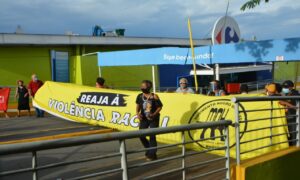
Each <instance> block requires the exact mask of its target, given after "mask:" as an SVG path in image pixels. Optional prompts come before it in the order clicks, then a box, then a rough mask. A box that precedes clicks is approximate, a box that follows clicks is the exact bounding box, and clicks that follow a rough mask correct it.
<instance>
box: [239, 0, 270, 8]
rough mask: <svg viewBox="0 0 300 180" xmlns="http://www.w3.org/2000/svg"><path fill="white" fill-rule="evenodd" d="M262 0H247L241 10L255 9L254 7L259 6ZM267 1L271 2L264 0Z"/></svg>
mask: <svg viewBox="0 0 300 180" xmlns="http://www.w3.org/2000/svg"><path fill="white" fill-rule="evenodd" d="M261 1H262V0H250V1H248V2H246V3H245V4H244V5H243V6H242V7H241V10H242V11H245V10H246V9H253V8H254V7H256V6H258V5H259V4H260V2H261ZM264 1H265V3H267V2H269V0H264Z"/></svg>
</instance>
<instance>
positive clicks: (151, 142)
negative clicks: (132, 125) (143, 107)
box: [139, 120, 159, 158]
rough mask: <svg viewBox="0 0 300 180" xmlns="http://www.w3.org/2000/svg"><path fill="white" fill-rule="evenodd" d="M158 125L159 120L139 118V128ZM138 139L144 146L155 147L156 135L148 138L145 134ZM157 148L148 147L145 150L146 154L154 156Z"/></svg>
mask: <svg viewBox="0 0 300 180" xmlns="http://www.w3.org/2000/svg"><path fill="white" fill-rule="evenodd" d="M158 125H159V120H151V121H150V120H140V127H139V129H147V128H157V127H158ZM140 140H141V142H142V144H143V146H144V147H145V148H151V147H157V142H156V136H155V135H152V136H150V139H149V140H148V139H147V138H146V137H145V136H143V137H140ZM156 152H157V149H156V148H155V149H150V150H147V151H146V154H145V155H146V156H147V157H150V158H155V157H156Z"/></svg>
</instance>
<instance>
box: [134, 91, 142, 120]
mask: <svg viewBox="0 0 300 180" xmlns="http://www.w3.org/2000/svg"><path fill="white" fill-rule="evenodd" d="M139 96H140V95H138V96H137V97H136V100H135V103H136V108H135V111H136V115H137V118H138V119H139V120H142V115H141V106H140V103H139Z"/></svg>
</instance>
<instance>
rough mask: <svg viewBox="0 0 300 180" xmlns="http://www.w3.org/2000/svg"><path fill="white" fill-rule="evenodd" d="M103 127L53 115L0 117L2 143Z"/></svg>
mask: <svg viewBox="0 0 300 180" xmlns="http://www.w3.org/2000/svg"><path fill="white" fill-rule="evenodd" d="M96 129H103V128H101V127H96V126H90V125H87V124H80V123H74V122H71V121H66V120H62V119H59V118H56V117H53V116H47V117H44V118H36V117H35V116H30V117H28V116H23V117H20V118H8V119H6V118H0V132H1V133H0V143H1V142H4V141H11V140H19V139H24V138H35V137H41V136H50V135H56V134H64V133H72V132H80V131H89V130H96Z"/></svg>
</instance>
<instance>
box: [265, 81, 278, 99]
mask: <svg viewBox="0 0 300 180" xmlns="http://www.w3.org/2000/svg"><path fill="white" fill-rule="evenodd" d="M265 89H266V94H267V96H281V94H280V92H278V89H279V87H278V84H275V83H271V84H268V85H266V87H265Z"/></svg>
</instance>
